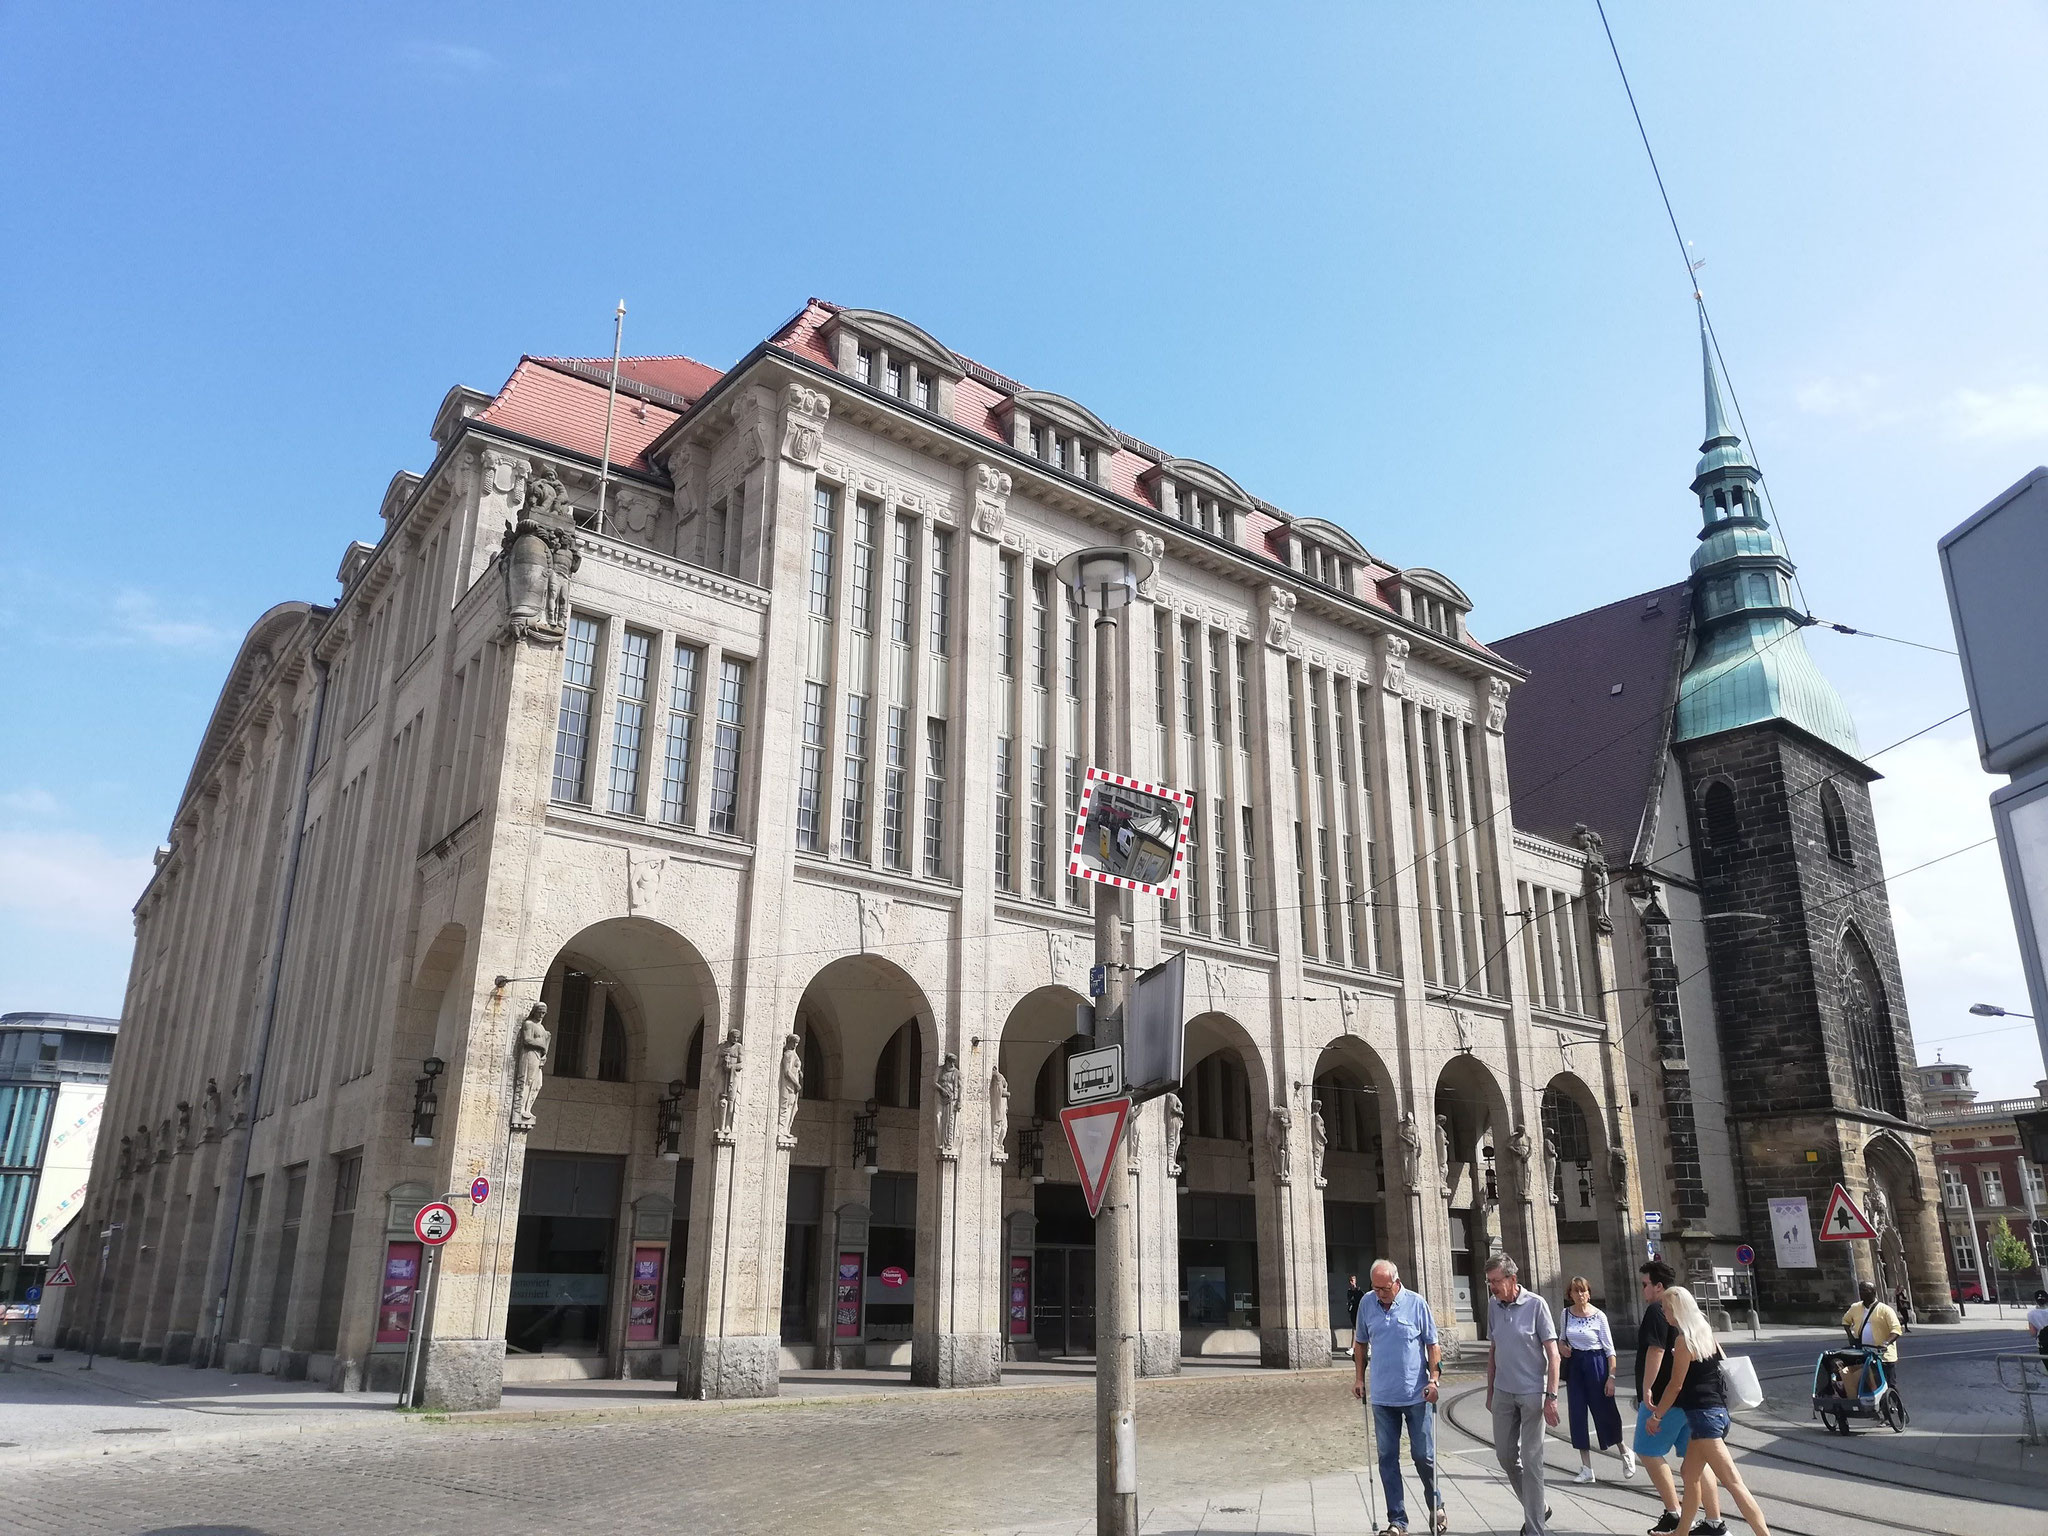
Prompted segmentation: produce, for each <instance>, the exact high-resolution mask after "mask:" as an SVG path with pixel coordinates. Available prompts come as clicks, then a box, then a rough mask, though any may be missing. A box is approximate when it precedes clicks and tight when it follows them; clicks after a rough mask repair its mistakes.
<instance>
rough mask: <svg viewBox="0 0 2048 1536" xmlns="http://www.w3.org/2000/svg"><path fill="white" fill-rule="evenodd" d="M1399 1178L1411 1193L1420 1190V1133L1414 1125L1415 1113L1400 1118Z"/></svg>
mask: <svg viewBox="0 0 2048 1536" xmlns="http://www.w3.org/2000/svg"><path fill="white" fill-rule="evenodd" d="M1401 1177H1402V1179H1403V1181H1405V1182H1406V1184H1407V1186H1408V1189H1409V1191H1410V1192H1411V1193H1419V1192H1420V1191H1421V1189H1422V1131H1421V1130H1420V1128H1419V1127H1417V1125H1416V1124H1415V1111H1414V1110H1412V1109H1411V1110H1409V1111H1408V1113H1407V1114H1405V1115H1403V1116H1402V1117H1401Z"/></svg>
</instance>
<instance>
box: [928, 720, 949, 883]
mask: <svg viewBox="0 0 2048 1536" xmlns="http://www.w3.org/2000/svg"><path fill="white" fill-rule="evenodd" d="M924 759H925V761H924V872H925V873H926V874H927V875H930V876H932V877H933V878H934V879H943V878H944V877H945V874H946V722H945V721H943V720H926V721H925V723H924Z"/></svg>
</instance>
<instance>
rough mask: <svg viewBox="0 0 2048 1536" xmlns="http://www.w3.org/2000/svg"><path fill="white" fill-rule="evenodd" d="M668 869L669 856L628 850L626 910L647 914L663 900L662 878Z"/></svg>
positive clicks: (633, 849)
mask: <svg viewBox="0 0 2048 1536" xmlns="http://www.w3.org/2000/svg"><path fill="white" fill-rule="evenodd" d="M667 868H668V856H667V855H666V854H660V853H643V852H642V851H641V850H640V849H638V848H628V849H627V850H626V869H627V879H626V910H627V911H628V912H645V911H646V910H647V909H648V908H649V907H651V906H653V905H654V904H655V903H656V902H657V901H659V900H660V899H661V877H662V874H663V872H664V871H665V870H666V869H667Z"/></svg>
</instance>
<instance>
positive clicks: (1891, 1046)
mask: <svg viewBox="0 0 2048 1536" xmlns="http://www.w3.org/2000/svg"><path fill="white" fill-rule="evenodd" d="M1836 965H1837V967H1838V974H1839V976H1840V984H1839V985H1840V991H1839V994H1838V995H1839V996H1840V998H1841V1009H1842V1016H1843V1022H1844V1023H1845V1024H1847V1026H1848V1034H1849V1066H1850V1083H1851V1087H1852V1088H1853V1090H1854V1092H1855V1094H1856V1102H1857V1103H1859V1104H1861V1105H1864V1106H1865V1107H1866V1108H1869V1109H1875V1110H1878V1111H1880V1112H1881V1113H1883V1114H1887V1115H1898V1116H1903V1115H1904V1114H1905V1102H1904V1097H1903V1095H1902V1094H1901V1093H1900V1091H1899V1087H1900V1085H1899V1057H1898V1050H1897V1048H1896V1045H1895V1043H1894V1041H1893V1037H1892V1015H1891V1008H1890V1006H1889V1005H1888V1004H1887V1002H1886V1000H1885V995H1884V983H1883V982H1882V981H1881V980H1880V979H1879V978H1878V974H1877V966H1876V963H1875V962H1874V961H1872V959H1871V957H1870V950H1869V949H1868V948H1867V947H1866V946H1865V944H1864V942H1863V937H1862V935H1861V934H1859V933H1857V932H1856V931H1855V929H1853V928H1852V929H1850V930H1849V931H1848V932H1847V933H1845V934H1843V935H1842V942H1841V949H1840V952H1839V954H1838V955H1837V956H1836Z"/></svg>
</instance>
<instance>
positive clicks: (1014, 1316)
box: [1010, 1253, 1031, 1338]
mask: <svg viewBox="0 0 2048 1536" xmlns="http://www.w3.org/2000/svg"><path fill="white" fill-rule="evenodd" d="M1030 1331H1031V1259H1030V1257H1029V1255H1027V1254H1021V1253H1013V1254H1011V1255H1010V1334H1011V1336H1012V1337H1013V1338H1015V1337H1021V1336H1022V1335H1024V1334H1027V1333H1029V1332H1030Z"/></svg>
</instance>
